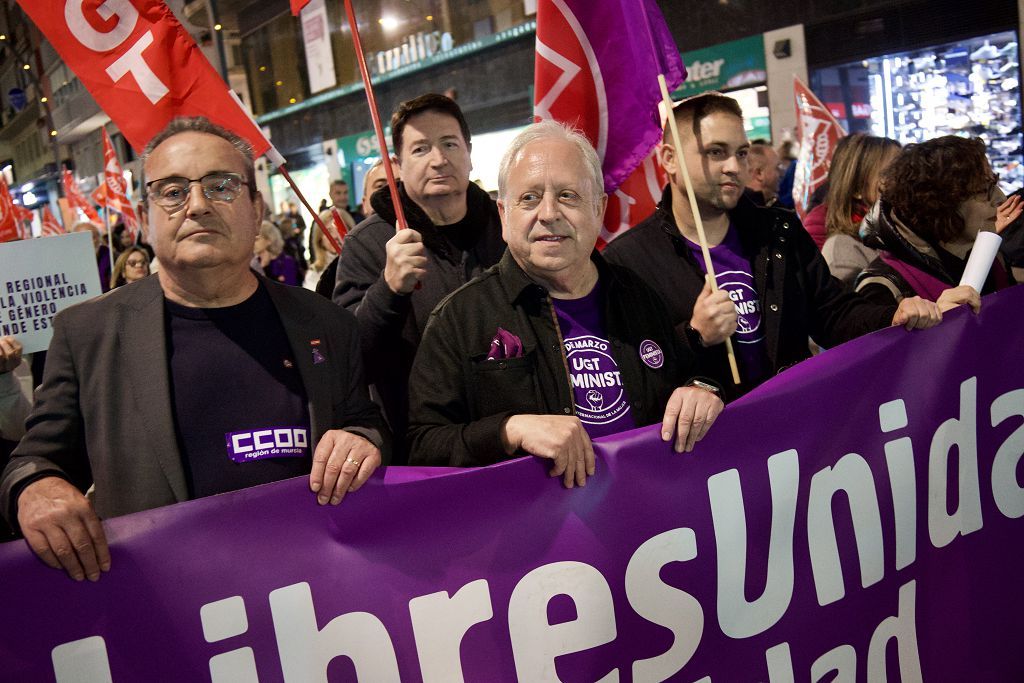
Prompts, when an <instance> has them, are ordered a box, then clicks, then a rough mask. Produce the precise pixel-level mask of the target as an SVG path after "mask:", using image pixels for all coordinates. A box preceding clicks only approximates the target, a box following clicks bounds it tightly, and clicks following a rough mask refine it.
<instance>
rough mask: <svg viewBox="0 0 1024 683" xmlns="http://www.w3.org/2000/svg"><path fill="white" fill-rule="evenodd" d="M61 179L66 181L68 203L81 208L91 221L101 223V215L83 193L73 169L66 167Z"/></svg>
mask: <svg viewBox="0 0 1024 683" xmlns="http://www.w3.org/2000/svg"><path fill="white" fill-rule="evenodd" d="M61 179H62V180H63V182H64V196H65V197H66V198H67V200H68V205H69V206H70V207H71V208H72V209H81V210H82V211H84V212H85V215H86V217H87V218H88V219H89V220H90V221H92V222H93V223H95V224H96V225H99V224H100V215H99V214H98V213H97V212H96V209H95V208H94V207H93V205H92V204H90V203H89V200H88V199H86V198H85V195H83V194H82V190H81V189H80V188H79V187H78V183H77V182H76V181H75V177H74V176H73V175H71V171H69V170H68V169H66V168H65V169H64V170H63V172H62V178H61Z"/></svg>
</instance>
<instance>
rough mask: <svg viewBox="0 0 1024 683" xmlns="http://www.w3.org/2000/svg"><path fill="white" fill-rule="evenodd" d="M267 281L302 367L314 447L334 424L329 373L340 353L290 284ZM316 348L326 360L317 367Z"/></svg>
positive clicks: (300, 369) (268, 288) (296, 362)
mask: <svg viewBox="0 0 1024 683" xmlns="http://www.w3.org/2000/svg"><path fill="white" fill-rule="evenodd" d="M264 284H265V285H266V287H267V292H268V293H269V294H270V298H271V300H272V301H273V302H274V308H276V309H277V314H278V315H279V316H280V317H281V324H282V325H283V326H284V331H285V334H287V335H288V343H289V345H291V347H292V353H293V354H295V365H296V366H297V367H298V368H299V376H301V377H302V385H303V387H305V389H306V399H307V400H308V401H309V423H310V424H309V428H310V433H311V434H312V436H313V440H312V441H311V442H310V445H311V446H312V447H314V448H315V447H316V444H317V443H318V442H319V441H320V437H321V436H323V434H324V432H326V431H327V430H329V429H331V428H332V426H333V406H334V404H333V401H332V400H331V388H330V385H329V383H328V376H329V373H330V372H334V371H336V366H335V364H334V363H333V362H332V359H331V358H330V356H331V355H332V352H333V353H337V350H336V349H333V350H332V349H330V348H329V346H330V340H328V339H326V337H325V331H324V328H323V327H322V326H321V325H318V324H316V320H315V317H314V316H313V313H312V309H311V308H310V307H309V306H302V305H301V304H300V303H299V302H297V301H295V297H294V296H293V295H292V292H291V291H289V288H288V287H286V286H284V285H279V284H277V283H276V282H272V281H270V280H264ZM316 340H319V345H317V346H314V342H316ZM314 348H316V349H317V350H318V352H319V353H320V354H322V356H323V357H325V358H326V362H323V363H321V364H318V366H316V367H315V366H314V364H313V349H314Z"/></svg>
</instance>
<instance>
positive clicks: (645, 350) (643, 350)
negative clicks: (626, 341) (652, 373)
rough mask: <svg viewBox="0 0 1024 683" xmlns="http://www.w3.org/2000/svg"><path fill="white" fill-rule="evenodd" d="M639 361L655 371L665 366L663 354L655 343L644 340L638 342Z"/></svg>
mask: <svg viewBox="0 0 1024 683" xmlns="http://www.w3.org/2000/svg"><path fill="white" fill-rule="evenodd" d="M640 360H642V361H643V362H644V365H646V366H647V367H649V368H651V369H652V370H657V369H658V368H660V367H661V366H662V365H664V364H665V354H664V353H663V352H662V350H661V347H660V346H658V344H657V342H653V341H651V340H650V339H644V340H643V341H642V342H640Z"/></svg>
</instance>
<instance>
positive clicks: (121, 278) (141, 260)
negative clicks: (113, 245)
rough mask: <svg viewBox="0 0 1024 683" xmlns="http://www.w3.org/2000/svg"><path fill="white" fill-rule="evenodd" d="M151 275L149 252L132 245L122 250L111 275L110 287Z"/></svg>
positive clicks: (114, 287)
mask: <svg viewBox="0 0 1024 683" xmlns="http://www.w3.org/2000/svg"><path fill="white" fill-rule="evenodd" d="M147 275H149V253H148V252H147V251H146V250H145V249H143V248H142V247H138V246H131V247H128V248H127V249H125V250H124V251H122V252H121V255H120V256H118V257H117V261H116V262H115V263H114V272H113V273H111V275H110V288H111V289H117V288H118V287H120V286H122V285H127V284H129V283H132V282H135V281H136V280H141V279H142V278H144V277H146V276H147Z"/></svg>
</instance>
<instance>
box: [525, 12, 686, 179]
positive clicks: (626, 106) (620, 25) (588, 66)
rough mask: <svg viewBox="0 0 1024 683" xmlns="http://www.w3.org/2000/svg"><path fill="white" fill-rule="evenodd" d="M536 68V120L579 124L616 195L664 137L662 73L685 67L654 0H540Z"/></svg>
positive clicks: (678, 72) (673, 79) (677, 73)
mask: <svg viewBox="0 0 1024 683" xmlns="http://www.w3.org/2000/svg"><path fill="white" fill-rule="evenodd" d="M534 74H535V75H534V90H535V93H536V94H535V102H534V116H535V118H536V119H538V120H542V119H555V120H557V121H562V122H565V123H569V124H572V125H574V126H576V127H577V128H579V129H580V130H581V131H582V132H583V133H584V134H585V135H586V136H587V137H588V138H589V139H590V141H591V143H593V145H594V148H595V149H597V153H598V156H600V157H601V160H602V164H603V168H604V183H605V192H608V193H609V194H611V193H612V192H614V191H615V190H616V189H617V188H618V187H619V185H621V184H622V182H623V181H624V180H626V178H627V177H629V175H630V174H631V173H632V172H633V171H634V170H635V169H636V168H637V166H639V165H640V163H641V162H643V160H644V159H645V158H646V157H647V156H648V155H649V154H650V152H651V150H652V149H653V148H654V146H655V145H656V144H658V142H659V141H660V140H661V126H662V124H661V121H660V119H659V117H658V103H659V102H661V90H660V89H659V87H658V74H663V75H664V76H665V79H666V81H667V82H668V89H669V92H672V91H673V90H675V89H676V88H677V87H679V85H680V84H682V82H683V80H684V79H685V78H686V69H685V68H684V67H683V61H682V59H681V58H680V56H679V49H678V48H677V47H676V44H675V41H674V40H673V39H672V34H671V32H669V30H668V26H666V25H665V19H664V18H663V17H662V16H661V12H660V11H659V9H658V5H657V3H655V2H654V0H540V1H539V2H538V3H537V57H536V63H535V68H534Z"/></svg>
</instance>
